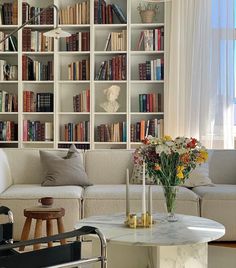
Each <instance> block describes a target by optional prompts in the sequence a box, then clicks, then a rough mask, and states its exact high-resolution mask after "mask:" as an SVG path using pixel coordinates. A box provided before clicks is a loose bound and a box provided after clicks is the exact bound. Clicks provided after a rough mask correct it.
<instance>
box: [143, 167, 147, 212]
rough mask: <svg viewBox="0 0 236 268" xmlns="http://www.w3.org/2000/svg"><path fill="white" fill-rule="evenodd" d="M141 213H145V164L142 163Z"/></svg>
mask: <svg viewBox="0 0 236 268" xmlns="http://www.w3.org/2000/svg"><path fill="white" fill-rule="evenodd" d="M142 213H143V214H145V213H146V189H145V162H144V163H143V194H142Z"/></svg>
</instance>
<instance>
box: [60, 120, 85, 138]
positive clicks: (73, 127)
mask: <svg viewBox="0 0 236 268" xmlns="http://www.w3.org/2000/svg"><path fill="white" fill-rule="evenodd" d="M89 136H90V122H89V121H82V122H78V123H68V124H65V125H64V140H65V141H79V142H83V141H84V142H88V141H89Z"/></svg>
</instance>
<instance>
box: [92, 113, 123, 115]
mask: <svg viewBox="0 0 236 268" xmlns="http://www.w3.org/2000/svg"><path fill="white" fill-rule="evenodd" d="M94 114H95V115H126V114H127V113H126V112H115V113H106V112H94Z"/></svg>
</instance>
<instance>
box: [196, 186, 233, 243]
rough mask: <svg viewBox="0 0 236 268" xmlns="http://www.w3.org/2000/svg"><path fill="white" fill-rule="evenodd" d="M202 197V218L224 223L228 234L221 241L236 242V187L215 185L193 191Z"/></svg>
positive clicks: (200, 187)
mask: <svg viewBox="0 0 236 268" xmlns="http://www.w3.org/2000/svg"><path fill="white" fill-rule="evenodd" d="M192 190H193V191H194V192H195V193H196V194H198V195H199V196H200V197H201V202H200V203H201V216H202V217H205V218H209V219H212V220H215V221H218V222H220V223H222V224H223V225H224V226H225V229H226V233H225V235H224V236H223V237H222V238H221V239H220V240H223V241H230V240H234V241H235V240H236V224H235V223H236V209H235V208H236V185H224V184H215V185H214V186H213V187H212V186H199V187H195V188H193V189H192Z"/></svg>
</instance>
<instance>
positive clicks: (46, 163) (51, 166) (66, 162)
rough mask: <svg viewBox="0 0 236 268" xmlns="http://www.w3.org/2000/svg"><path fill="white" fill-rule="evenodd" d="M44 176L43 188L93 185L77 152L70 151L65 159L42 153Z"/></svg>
mask: <svg viewBox="0 0 236 268" xmlns="http://www.w3.org/2000/svg"><path fill="white" fill-rule="evenodd" d="M40 159H41V162H42V166H43V170H44V176H43V181H42V186H59V185H80V186H88V185H91V183H90V182H89V179H88V176H87V174H86V173H85V170H84V166H83V163H82V161H81V157H80V155H79V153H78V152H77V151H71V152H70V151H69V152H68V153H67V155H65V156H64V157H63V158H61V157H60V156H57V155H54V154H52V153H51V152H47V151H40Z"/></svg>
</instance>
